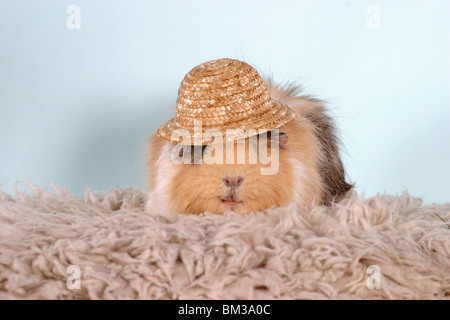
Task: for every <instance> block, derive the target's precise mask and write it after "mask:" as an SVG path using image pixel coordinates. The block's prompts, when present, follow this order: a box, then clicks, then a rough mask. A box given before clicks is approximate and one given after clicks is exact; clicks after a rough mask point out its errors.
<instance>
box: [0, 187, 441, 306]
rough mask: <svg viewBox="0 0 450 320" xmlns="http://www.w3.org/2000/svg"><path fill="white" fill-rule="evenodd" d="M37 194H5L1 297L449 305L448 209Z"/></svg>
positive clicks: (387, 202) (370, 202)
mask: <svg viewBox="0 0 450 320" xmlns="http://www.w3.org/2000/svg"><path fill="white" fill-rule="evenodd" d="M30 186H31V189H32V193H31V194H29V193H26V192H18V191H16V193H15V198H13V197H11V196H10V195H8V194H5V193H3V192H0V299H450V229H449V225H448V223H449V219H450V203H446V204H439V205H428V206H422V202H421V200H420V199H418V198H413V197H411V196H410V195H408V193H406V192H405V193H403V194H402V195H401V196H391V195H378V196H376V197H373V198H370V199H365V198H364V196H358V195H357V194H356V193H355V192H353V193H350V194H348V196H347V197H346V198H345V199H344V200H343V201H341V202H340V203H338V204H334V205H333V206H332V207H324V206H317V207H314V208H312V209H311V210H308V211H303V210H300V209H299V208H295V207H290V208H279V209H271V210H266V211H265V212H261V213H257V214H251V215H246V216H239V215H234V214H226V215H212V214H207V213H206V214H204V215H201V216H195V215H179V216H177V217H176V218H174V219H170V220H167V218H164V217H160V216H150V215H148V214H146V213H144V211H143V204H144V199H145V193H144V192H143V191H142V190H141V189H139V188H135V189H133V188H127V189H124V190H120V189H111V190H109V191H106V192H102V193H96V192H92V191H91V190H89V189H88V190H87V191H86V193H85V196H84V197H83V198H79V197H74V196H72V195H71V194H70V192H68V191H67V190H65V189H64V190H63V189H60V188H58V187H56V186H53V188H54V191H53V190H52V191H48V190H46V189H41V188H38V187H36V186H34V185H32V184H31V185H30Z"/></svg>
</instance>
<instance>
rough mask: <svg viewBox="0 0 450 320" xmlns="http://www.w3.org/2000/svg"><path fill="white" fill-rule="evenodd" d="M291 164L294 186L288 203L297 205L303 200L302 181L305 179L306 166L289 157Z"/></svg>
mask: <svg viewBox="0 0 450 320" xmlns="http://www.w3.org/2000/svg"><path fill="white" fill-rule="evenodd" d="M290 161H291V164H292V166H293V167H294V176H295V186H294V198H293V200H292V202H291V203H290V204H289V205H291V204H296V205H298V204H299V203H300V202H301V201H302V200H303V192H304V183H303V181H305V179H307V175H306V170H307V169H306V167H305V165H304V164H303V163H301V162H300V161H299V160H297V159H290Z"/></svg>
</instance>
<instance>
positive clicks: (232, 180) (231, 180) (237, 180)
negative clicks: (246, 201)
mask: <svg viewBox="0 0 450 320" xmlns="http://www.w3.org/2000/svg"><path fill="white" fill-rule="evenodd" d="M222 181H223V183H225V185H226V186H227V187H239V186H240V185H241V184H242V182H243V181H244V178H243V177H241V176H238V177H224V178H222Z"/></svg>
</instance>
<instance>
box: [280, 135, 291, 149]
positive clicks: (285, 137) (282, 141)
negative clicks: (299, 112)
mask: <svg viewBox="0 0 450 320" xmlns="http://www.w3.org/2000/svg"><path fill="white" fill-rule="evenodd" d="M288 140H289V136H288V135H287V133H284V132H280V133H279V134H278V143H279V144H278V145H279V146H280V147H284V145H285V144H286V142H288Z"/></svg>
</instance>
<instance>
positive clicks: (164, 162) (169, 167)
mask: <svg viewBox="0 0 450 320" xmlns="http://www.w3.org/2000/svg"><path fill="white" fill-rule="evenodd" d="M172 147H173V145H172V144H171V143H166V144H165V145H164V146H163V147H162V148H161V155H160V156H159V158H158V160H157V161H156V171H157V174H156V178H155V186H154V188H153V190H150V195H149V199H148V201H147V203H146V204H145V211H146V212H148V213H151V214H158V215H164V216H167V215H172V214H173V213H174V212H172V210H171V207H170V203H171V201H170V198H169V190H168V189H169V186H170V182H171V181H172V178H173V177H174V175H175V173H176V169H175V167H174V164H173V163H172V159H171V152H172Z"/></svg>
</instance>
